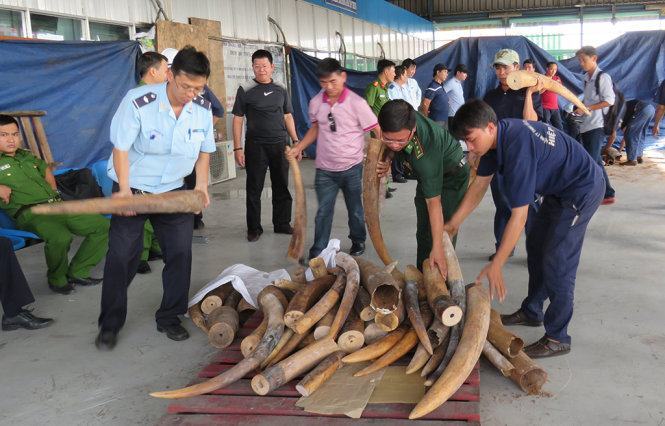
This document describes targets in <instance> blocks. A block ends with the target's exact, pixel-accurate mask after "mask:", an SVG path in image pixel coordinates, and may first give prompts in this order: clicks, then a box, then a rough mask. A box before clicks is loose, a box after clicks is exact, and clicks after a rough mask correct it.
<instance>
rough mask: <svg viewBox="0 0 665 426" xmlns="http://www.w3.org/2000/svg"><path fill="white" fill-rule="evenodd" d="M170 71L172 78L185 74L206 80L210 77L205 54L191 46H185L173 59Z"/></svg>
mask: <svg viewBox="0 0 665 426" xmlns="http://www.w3.org/2000/svg"><path fill="white" fill-rule="evenodd" d="M171 71H172V72H173V75H174V76H175V75H178V74H180V73H185V74H190V75H195V76H199V77H205V78H208V77H210V61H209V60H208V57H207V56H206V55H205V53H203V52H201V51H198V50H196V49H195V48H193V47H192V46H185V47H184V48H182V49H180V51H179V52H178V54H177V55H175V58H173V63H172V64H171Z"/></svg>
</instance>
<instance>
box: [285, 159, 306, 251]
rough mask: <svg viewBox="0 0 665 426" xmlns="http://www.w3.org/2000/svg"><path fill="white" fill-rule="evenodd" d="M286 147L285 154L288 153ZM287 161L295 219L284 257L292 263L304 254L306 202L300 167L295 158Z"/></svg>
mask: <svg viewBox="0 0 665 426" xmlns="http://www.w3.org/2000/svg"><path fill="white" fill-rule="evenodd" d="M289 149H290V148H289V147H288V146H287V147H286V152H287V153H288V152H289ZM286 158H287V159H288V161H289V167H290V168H291V172H292V173H293V185H294V186H295V189H296V218H295V220H294V221H293V234H291V241H289V249H288V251H287V253H286V257H287V258H288V259H289V260H291V261H293V262H297V261H299V260H300V259H301V258H302V257H303V255H304V253H305V238H306V237H307V201H305V186H304V185H303V183H302V174H301V173H300V165H299V164H298V160H296V159H295V158H289V156H288V155H287V157H286Z"/></svg>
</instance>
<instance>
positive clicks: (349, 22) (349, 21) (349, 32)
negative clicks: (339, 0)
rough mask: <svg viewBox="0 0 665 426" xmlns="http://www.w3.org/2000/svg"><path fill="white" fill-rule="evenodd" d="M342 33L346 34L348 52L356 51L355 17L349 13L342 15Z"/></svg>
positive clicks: (345, 41) (345, 40)
mask: <svg viewBox="0 0 665 426" xmlns="http://www.w3.org/2000/svg"><path fill="white" fill-rule="evenodd" d="M341 18H342V31H340V32H341V33H342V35H343V36H344V44H346V52H347V53H356V51H355V45H354V43H353V18H351V17H350V16H348V15H342V16H341Z"/></svg>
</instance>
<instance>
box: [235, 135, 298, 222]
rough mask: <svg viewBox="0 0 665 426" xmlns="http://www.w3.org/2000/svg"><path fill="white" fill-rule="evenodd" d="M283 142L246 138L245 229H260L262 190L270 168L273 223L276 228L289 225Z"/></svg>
mask: <svg viewBox="0 0 665 426" xmlns="http://www.w3.org/2000/svg"><path fill="white" fill-rule="evenodd" d="M285 147H286V142H281V143H275V144H260V143H256V142H254V141H252V140H251V139H247V140H246V141H245V171H246V172H247V181H246V187H247V230H248V231H250V232H259V231H261V232H262V231H263V227H262V226H261V192H263V185H264V183H265V180H266V170H267V169H270V181H271V182H272V224H273V227H275V228H282V227H287V226H289V224H290V222H291V205H292V204H293V198H291V193H290V192H289V162H288V160H287V159H286V156H285V155H284V148H285Z"/></svg>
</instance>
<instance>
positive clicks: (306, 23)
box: [296, 2, 316, 49]
mask: <svg viewBox="0 0 665 426" xmlns="http://www.w3.org/2000/svg"><path fill="white" fill-rule="evenodd" d="M313 7H314V6H312V5H311V4H309V3H305V2H297V3H296V11H297V12H298V24H297V25H298V32H299V36H300V46H301V47H304V48H306V49H314V48H315V47H316V46H315V43H314V40H315V39H316V33H315V31H314V12H313Z"/></svg>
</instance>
